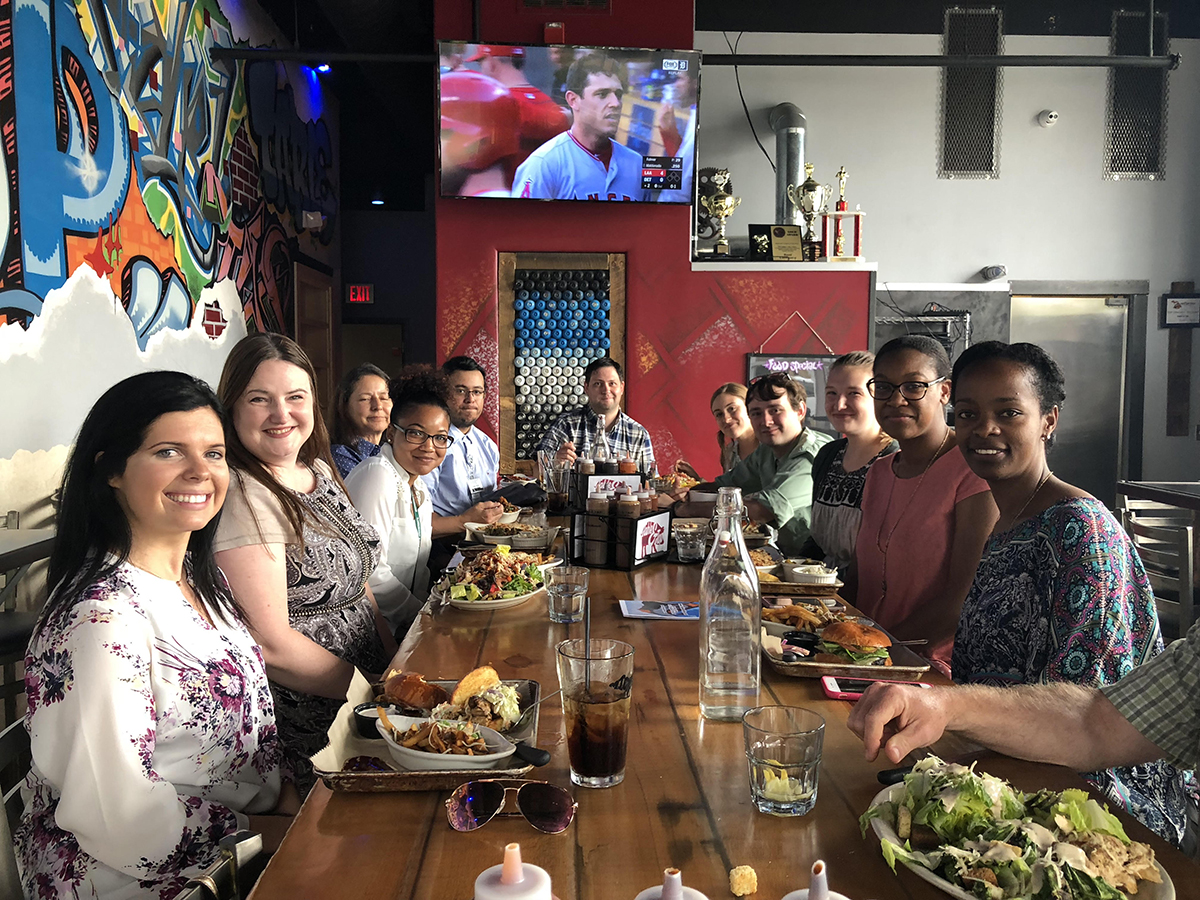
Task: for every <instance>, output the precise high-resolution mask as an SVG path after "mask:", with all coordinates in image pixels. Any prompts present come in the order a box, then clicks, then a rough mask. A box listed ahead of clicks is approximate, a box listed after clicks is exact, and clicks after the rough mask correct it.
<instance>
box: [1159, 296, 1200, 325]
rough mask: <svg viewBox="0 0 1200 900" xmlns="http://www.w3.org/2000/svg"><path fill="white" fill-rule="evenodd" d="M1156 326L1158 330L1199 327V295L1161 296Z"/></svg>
mask: <svg viewBox="0 0 1200 900" xmlns="http://www.w3.org/2000/svg"><path fill="white" fill-rule="evenodd" d="M1158 325H1159V327H1160V328H1197V327H1200V294H1163V295H1162V306H1161V307H1160V309H1159V317H1158Z"/></svg>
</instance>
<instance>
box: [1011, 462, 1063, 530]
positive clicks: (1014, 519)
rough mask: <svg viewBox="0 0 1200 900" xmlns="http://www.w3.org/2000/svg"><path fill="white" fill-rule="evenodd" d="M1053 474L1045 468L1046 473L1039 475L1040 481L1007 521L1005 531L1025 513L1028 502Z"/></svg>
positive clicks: (1031, 500)
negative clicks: (1009, 520) (1010, 519)
mask: <svg viewBox="0 0 1200 900" xmlns="http://www.w3.org/2000/svg"><path fill="white" fill-rule="evenodd" d="M1053 474H1054V473H1053V472H1051V471H1050V470H1049V469H1047V470H1046V474H1045V475H1043V476H1042V477H1041V480H1040V481H1038V483H1037V487H1035V488H1034V489H1033V492H1032V493H1031V494H1030V495H1029V496H1028V497H1026V498H1025V502H1024V503H1022V504H1021V508H1020V509H1019V510H1017V514H1016V515H1015V516H1013V517H1012V521H1011V522H1009V523H1008V528H1006V529H1005V531H1008V530H1009V529H1010V528H1014V527H1015V526H1016V524H1017V523H1018V522H1020V521H1021V516H1022V515H1023V514H1024V513H1025V510H1026V509H1028V508H1029V504H1030V503H1032V502H1033V498H1034V497H1036V496H1037V495H1038V492H1039V491H1041V489H1042V488H1043V487H1045V486H1046V482H1047V481H1049V480H1050V476H1051V475H1053Z"/></svg>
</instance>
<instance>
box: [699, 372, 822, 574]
mask: <svg viewBox="0 0 1200 900" xmlns="http://www.w3.org/2000/svg"><path fill="white" fill-rule="evenodd" d="M807 400H808V397H807V395H806V393H805V391H804V385H802V384H801V383H800V382H798V381H794V380H793V379H791V378H790V377H788V376H787V375H786V374H784V373H782V372H776V373H773V374H771V375H763V376H762V377H760V378H756V379H754V380H753V381H752V382H750V387H749V390H748V393H747V396H746V412H747V414H748V415H749V416H750V425H751V427H753V428H754V436H755V437H757V438H758V448H757V449H756V450H755V451H754V452H753V453H751V454H750V455H749V456H747V457H746V458H745V459H743V460H742V461H741V462H740V463H738V464H737V466H736V467H735V468H734V469H733V471H732V472H729V473H727V474H725V475H719V476H718V477H717V479H716V480H715V481H713V482H711V483H709V484H704V485H700V486H699V487H697V488H696V489H695V490H697V491H705V490H708V491H713V490H716V489H717V488H719V487H739V488H741V489H742V496H743V497H744V498H745V501H746V514H747V517H748V518H749V519H750V520H751V521H753V522H766V523H767V524H769V525H773V526H775V528H777V529H778V530H779V540H778V544H779V549H780V550H782V551H783V552H784V553H785V554H789V555H791V554H796V553H799V552H800V548H801V547H802V546H804V542H805V541H807V540H808V525H809V521H810V518H811V516H812V491H813V482H812V464H813V459H814V458H815V457H816V455H817V451H818V450H820V449H821V446H822V445H823V444H826V443H828V442H829V441H830V440H831V438H830V437H829V435H827V434H821V433H820V432H816V431H813V430H812V429H811V428H805V427H804V416H805V414H806V413H807V412H808V409H807V407H806V405H805V403H806V401H807ZM711 506H712V504H711V503H708V504H698V503H690V504H687V505H686V506H685V507H684V508H682V509H679V510H677V514H678V515H710V514H711V513H712V509H711ZM705 507H707V509H705Z"/></svg>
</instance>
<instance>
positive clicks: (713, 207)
mask: <svg viewBox="0 0 1200 900" xmlns="http://www.w3.org/2000/svg"><path fill="white" fill-rule="evenodd" d="M741 202H742V198H741V197H735V196H733V195H732V194H724V193H722V194H711V195H709V196H706V197H701V198H700V203H701V204H702V205H703V206H704V209H705V211H706V212H707V213H708V214H709V216H710V217H712V219H713V220H714V221H715V222H716V223H717V243H716V246H715V247H713V253H715V254H716V255H717V256H728V255H729V241H727V240H726V239H725V220H726V219H728V218H729V217H730V216H732V215H733V211H734V210H735V209H737V208H738V206H739V205H741Z"/></svg>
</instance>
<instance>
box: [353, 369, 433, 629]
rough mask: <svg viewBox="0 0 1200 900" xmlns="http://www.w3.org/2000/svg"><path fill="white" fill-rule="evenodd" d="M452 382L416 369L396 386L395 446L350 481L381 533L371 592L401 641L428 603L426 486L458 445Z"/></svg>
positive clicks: (357, 505)
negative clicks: (452, 424)
mask: <svg viewBox="0 0 1200 900" xmlns="http://www.w3.org/2000/svg"><path fill="white" fill-rule="evenodd" d="M446 392H447V384H446V379H445V376H443V375H442V374H441V373H438V372H433V371H430V370H429V369H425V368H421V369H410V370H408V371H406V372H404V373H401V375H400V376H399V377H398V378H397V379H396V380H395V381H393V382H392V396H393V398H394V405H393V407H392V425H393V426H395V427H394V428H393V430H392V438H391V442H390V443H388V444H385V445H384V447H383V450H382V452H380V454H379V455H378V456H376V457H373V458H371V459H368V460H365V461H364V462H363V463H362V464H361V465H359V466H356V467H355V469H354V471H353V472H351V473H350V477H349V478H347V479H346V490H347V491H348V492H349V493H350V499H351V500H353V501H354V506H355V508H356V509H357V510H358V511H359V512H360V513H362V516H363V518H364V519H366V520H367V521H368V522H369V523H371V525H372V526H374V528H375V530H376V531H377V532H378V533H379V541H380V562H379V565H378V566H377V567H376V569H375V572H374V574H372V575H371V580H370V585H371V589H372V590H373V591H374V592H375V597H376V599H377V600H378V602H379V609H380V612H382V613H383V616H384V618H385V619H387V621H388V624H389V625H390V626H391V627H392V629H393V631H394V633H395V634H397V635H399V636H401V637H403V635H404V632H406V631H408V626H409V625H411V624H412V621H413V619H415V618H416V615H417V613H418V612H419V611H420V609H421V604H423V603H424V602H425V599H426V597H427V596H428V595H429V569H428V567H427V566H426V563H427V562H428V561H429V548H430V540H431V538H432V535H433V521H432V519H433V502H432V500H431V499H430V496H429V489H428V487H426V485H425V481H424V480H423V479H422V477H421V476H422V475H428V474H429V473H430V472H432V471H433V470H434V469H436V468H437V467H438V466H440V465H441V464H442V460H444V459H445V458H446V451H447V450H449V449H450V446H451V444H453V443H454V437H453V436H452V435H451V434H450V410H449V408H448V407H447V405H446Z"/></svg>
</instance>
